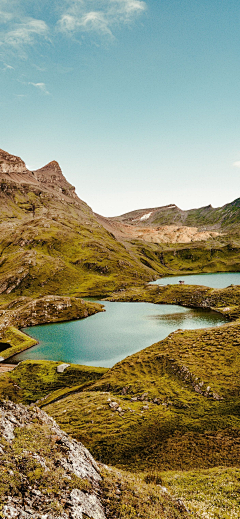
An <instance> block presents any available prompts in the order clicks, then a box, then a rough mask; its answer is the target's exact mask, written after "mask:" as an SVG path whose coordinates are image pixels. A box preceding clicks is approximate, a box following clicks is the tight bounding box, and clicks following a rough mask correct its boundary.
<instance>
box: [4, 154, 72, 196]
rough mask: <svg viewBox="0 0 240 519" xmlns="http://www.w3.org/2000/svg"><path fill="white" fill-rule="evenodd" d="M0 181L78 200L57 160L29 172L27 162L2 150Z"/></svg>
mask: <svg viewBox="0 0 240 519" xmlns="http://www.w3.org/2000/svg"><path fill="white" fill-rule="evenodd" d="M0 180H3V181H5V182H6V181H9V182H11V183H12V182H14V183H15V184H33V185H35V186H37V187H40V188H41V190H42V189H43V190H45V191H50V192H51V193H52V194H53V193H54V196H56V195H57V196H58V197H59V196H60V197H61V198H62V199H64V198H66V197H67V198H68V199H69V198H71V199H72V198H74V199H75V200H76V201H77V200H78V196H77V195H76V193H75V188H74V187H73V186H72V185H71V184H70V183H69V182H67V180H66V178H65V177H64V175H63V173H62V170H61V168H60V166H59V164H58V162H57V161H56V160H52V161H51V162H49V163H48V164H46V165H45V166H43V167H42V168H40V169H37V170H35V171H29V169H28V168H27V167H26V164H25V162H24V161H23V160H22V159H21V158H20V157H17V156H16V155H11V154H10V153H8V152H7V151H4V150H2V149H0Z"/></svg>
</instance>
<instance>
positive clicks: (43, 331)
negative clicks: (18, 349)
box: [11, 272, 240, 367]
mask: <svg viewBox="0 0 240 519" xmlns="http://www.w3.org/2000/svg"><path fill="white" fill-rule="evenodd" d="M180 280H181V281H184V282H185V283H186V284H193V285H205V286H209V287H213V288H225V287H227V286H229V285H231V284H234V285H238V284H239V285H240V272H224V273H216V274H194V275H187V276H171V277H165V278H161V279H159V280H157V281H155V282H154V283H157V284H173V283H176V284H178V283H179V281H180ZM99 302H100V303H102V304H104V306H105V310H106V311H105V312H100V313H98V314H95V315H93V316H91V317H88V318H87V319H82V320H77V321H69V322H62V323H57V324H55V323H54V324H44V325H40V326H32V327H29V328H24V329H23V330H22V331H24V332H25V333H27V334H28V335H30V336H31V337H34V338H35V339H37V340H38V341H39V344H37V345H36V346H33V347H32V348H30V349H29V350H26V351H24V352H22V353H20V354H18V355H15V356H14V357H12V358H11V362H13V363H17V362H21V361H23V360H27V359H38V360H54V361H62V362H68V363H74V364H84V365H88V366H103V367H112V366H113V365H114V364H116V362H119V361H120V360H122V359H124V358H125V357H127V356H128V355H132V354H133V353H136V352H137V351H139V350H142V349H143V348H146V347H147V346H150V345H151V344H153V343H155V342H158V341H160V340H162V339H164V338H165V337H166V336H167V335H169V333H171V332H173V331H175V330H177V329H179V328H181V329H183V330H184V329H196V328H207V327H211V326H220V325H221V324H223V323H224V322H226V319H225V318H224V317H223V316H222V315H220V314H218V313H217V312H214V311H210V310H204V309H191V308H185V307H182V306H178V305H164V304H163V305H157V304H152V303H119V302H114V303H113V302H109V301H104V302H103V301H99Z"/></svg>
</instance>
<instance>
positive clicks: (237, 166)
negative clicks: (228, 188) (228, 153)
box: [233, 160, 240, 168]
mask: <svg viewBox="0 0 240 519" xmlns="http://www.w3.org/2000/svg"><path fill="white" fill-rule="evenodd" d="M233 167H234V168H240V160H237V161H236V162H234V163H233Z"/></svg>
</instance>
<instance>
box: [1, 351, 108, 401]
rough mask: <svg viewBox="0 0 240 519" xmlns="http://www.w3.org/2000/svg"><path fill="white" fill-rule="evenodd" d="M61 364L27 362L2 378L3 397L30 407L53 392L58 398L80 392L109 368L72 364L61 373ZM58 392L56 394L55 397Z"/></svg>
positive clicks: (36, 361)
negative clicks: (74, 391)
mask: <svg viewBox="0 0 240 519" xmlns="http://www.w3.org/2000/svg"><path fill="white" fill-rule="evenodd" d="M60 364H61V362H52V361H41V360H39V361H38V360H27V361H24V362H21V363H20V364H19V365H18V366H17V367H16V368H15V369H14V370H13V371H11V372H10V373H7V374H5V375H0V393H1V396H2V397H4V398H6V397H9V398H11V400H14V401H16V402H20V401H21V402H23V403H24V404H29V403H32V402H36V401H37V400H39V399H42V398H45V397H46V396H47V395H49V393H51V394H52V395H53V396H52V397H51V398H53V399H55V398H58V397H59V396H61V395H62V394H65V393H68V392H71V391H72V388H74V390H78V389H80V388H82V387H84V386H85V385H88V384H89V383H90V382H92V383H93V382H94V381H96V380H98V379H99V378H101V377H102V375H103V374H104V373H106V371H107V369H106V368H95V367H92V366H81V365H79V364H70V366H69V367H68V368H66V369H65V370H64V372H63V373H57V366H59V365H60ZM55 392H56V395H55Z"/></svg>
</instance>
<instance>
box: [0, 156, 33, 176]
mask: <svg viewBox="0 0 240 519" xmlns="http://www.w3.org/2000/svg"><path fill="white" fill-rule="evenodd" d="M12 173H20V174H24V173H28V169H27V167H26V164H25V162H23V160H22V159H21V158H20V157H17V156H15V155H11V154H10V153H8V152H7V151H4V150H1V149H0V175H1V177H2V178H5V177H8V175H9V174H10V175H11V174H12Z"/></svg>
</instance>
